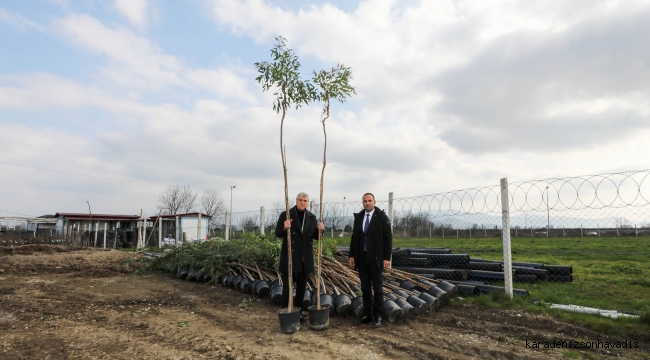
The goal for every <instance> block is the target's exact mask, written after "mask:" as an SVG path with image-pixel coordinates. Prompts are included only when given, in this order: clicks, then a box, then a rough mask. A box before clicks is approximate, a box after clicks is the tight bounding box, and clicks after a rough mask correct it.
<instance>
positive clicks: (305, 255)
mask: <svg viewBox="0 0 650 360" xmlns="http://www.w3.org/2000/svg"><path fill="white" fill-rule="evenodd" d="M289 211H291V213H290V214H291V220H293V221H291V228H290V230H291V259H292V262H293V269H292V270H293V272H294V273H299V272H305V273H306V274H307V275H309V274H311V273H313V272H314V250H313V239H318V226H317V221H316V215H314V214H312V213H310V212H309V210H307V209H305V220H304V221H305V226H304V229H303V231H301V229H300V220H298V213H297V211H296V207H295V206H294V207H292V208H291V209H290V210H289ZM286 218H287V217H286V211H283V212H282V213H281V214H280V218H279V219H278V224H277V225H276V227H275V236H277V237H281V238H282V250H281V252H280V271H281V272H288V269H289V261H288V259H287V232H286V231H285V230H284V221H285V220H286ZM303 263H304V267H303Z"/></svg>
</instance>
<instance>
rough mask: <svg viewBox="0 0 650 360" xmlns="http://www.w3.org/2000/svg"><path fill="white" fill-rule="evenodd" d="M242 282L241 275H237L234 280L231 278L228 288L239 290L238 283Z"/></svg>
mask: <svg viewBox="0 0 650 360" xmlns="http://www.w3.org/2000/svg"><path fill="white" fill-rule="evenodd" d="M242 280H244V277H243V276H241V275H237V276H235V277H234V278H232V282H231V283H230V286H231V287H233V288H235V290H239V289H240V287H239V283H240V282H241V281H242Z"/></svg>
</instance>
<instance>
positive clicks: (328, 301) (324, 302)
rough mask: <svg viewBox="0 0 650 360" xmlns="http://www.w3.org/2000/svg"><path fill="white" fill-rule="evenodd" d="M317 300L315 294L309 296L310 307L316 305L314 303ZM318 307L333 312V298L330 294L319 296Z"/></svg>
mask: <svg viewBox="0 0 650 360" xmlns="http://www.w3.org/2000/svg"><path fill="white" fill-rule="evenodd" d="M317 300H318V299H317V298H316V293H314V294H312V295H311V303H312V305H316V304H317V303H316V301H317ZM320 305H321V307H323V306H327V307H328V308H329V310H330V312H332V311H334V298H333V297H332V295H330V294H320Z"/></svg>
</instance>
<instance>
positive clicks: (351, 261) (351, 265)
mask: <svg viewBox="0 0 650 360" xmlns="http://www.w3.org/2000/svg"><path fill="white" fill-rule="evenodd" d="M348 263H349V264H350V267H351V268H353V269H354V258H353V257H351V258H350V259H349V260H348Z"/></svg>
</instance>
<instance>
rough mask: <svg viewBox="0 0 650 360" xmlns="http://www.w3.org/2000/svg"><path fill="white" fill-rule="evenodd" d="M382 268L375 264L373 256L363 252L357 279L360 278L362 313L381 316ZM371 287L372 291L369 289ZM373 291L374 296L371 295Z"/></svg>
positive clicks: (382, 296) (382, 300) (382, 302)
mask: <svg viewBox="0 0 650 360" xmlns="http://www.w3.org/2000/svg"><path fill="white" fill-rule="evenodd" d="M382 270H383V269H382V268H380V267H378V266H377V260H376V258H375V257H374V256H368V253H365V252H364V253H363V258H362V261H361V264H360V266H359V279H360V280H361V294H362V296H363V315H364V316H373V314H374V316H375V317H377V316H381V315H382V314H381V306H382V305H383V304H384V290H383V289H382V282H381V272H382ZM371 289H372V291H371ZM373 292H374V297H373Z"/></svg>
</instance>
